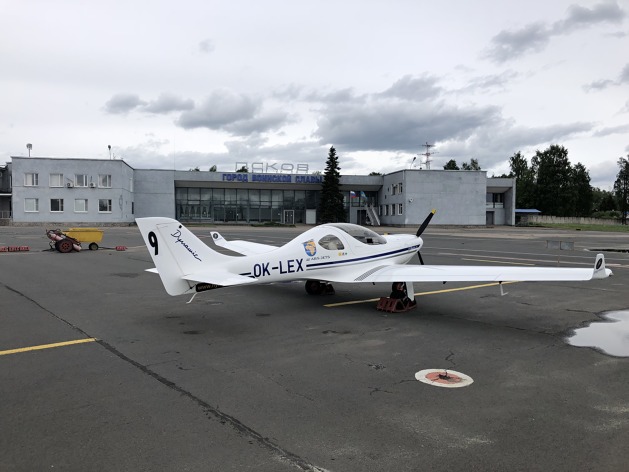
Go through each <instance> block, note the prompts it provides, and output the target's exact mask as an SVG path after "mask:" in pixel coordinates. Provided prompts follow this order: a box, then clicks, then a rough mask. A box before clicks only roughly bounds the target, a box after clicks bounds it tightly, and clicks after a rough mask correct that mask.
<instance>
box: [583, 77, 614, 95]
mask: <svg viewBox="0 0 629 472" xmlns="http://www.w3.org/2000/svg"><path fill="white" fill-rule="evenodd" d="M615 83H616V82H614V81H613V80H609V79H600V80H595V81H594V82H590V83H589V84H585V85H584V86H583V90H585V91H586V92H591V91H596V90H605V89H606V88H608V87H611V86H612V85H614V84H615Z"/></svg>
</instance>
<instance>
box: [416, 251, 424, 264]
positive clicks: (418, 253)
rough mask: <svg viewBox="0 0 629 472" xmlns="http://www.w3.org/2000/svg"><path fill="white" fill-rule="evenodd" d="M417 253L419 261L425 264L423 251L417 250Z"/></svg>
mask: <svg viewBox="0 0 629 472" xmlns="http://www.w3.org/2000/svg"><path fill="white" fill-rule="evenodd" d="M417 255H418V256H419V262H421V264H422V265H424V259H422V253H421V252H419V251H417Z"/></svg>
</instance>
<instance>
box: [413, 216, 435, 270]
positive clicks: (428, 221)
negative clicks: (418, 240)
mask: <svg viewBox="0 0 629 472" xmlns="http://www.w3.org/2000/svg"><path fill="white" fill-rule="evenodd" d="M435 213H437V210H434V209H433V210H432V211H431V212H430V213H429V214H428V216H427V217H426V219H425V220H424V222H423V223H422V224H421V226H420V227H419V229H418V230H417V234H416V236H417V237H419V236H421V234H422V233H423V232H424V231H425V230H426V227H428V224H429V223H430V220H432V217H433V216H435ZM417 255H418V256H419V262H421V265H424V259H422V255H421V253H420V252H419V249H418V250H417Z"/></svg>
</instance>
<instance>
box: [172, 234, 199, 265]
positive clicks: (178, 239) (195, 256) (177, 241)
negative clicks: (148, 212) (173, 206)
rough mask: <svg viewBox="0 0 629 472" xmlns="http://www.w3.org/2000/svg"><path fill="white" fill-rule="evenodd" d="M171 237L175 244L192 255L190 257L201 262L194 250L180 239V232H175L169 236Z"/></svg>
mask: <svg viewBox="0 0 629 472" xmlns="http://www.w3.org/2000/svg"><path fill="white" fill-rule="evenodd" d="M171 236H172V237H173V238H175V239H176V241H175V242H176V243H179V244H181V245H182V246H183V247H185V248H186V250H187V251H188V252H189V253H190V254H192V257H194V258H195V259H196V260H198V261H201V258H200V257H199V255H198V254H197V252H196V251H195V250H194V249H192V248H191V247H190V246H188V244H187V243H186V242H185V241H184V240H183V239H181V230H176V231H175V232H174V233H173V234H171Z"/></svg>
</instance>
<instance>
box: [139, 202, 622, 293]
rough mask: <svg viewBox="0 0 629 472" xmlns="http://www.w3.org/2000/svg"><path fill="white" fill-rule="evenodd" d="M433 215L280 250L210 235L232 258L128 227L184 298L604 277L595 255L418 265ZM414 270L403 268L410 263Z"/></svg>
mask: <svg viewBox="0 0 629 472" xmlns="http://www.w3.org/2000/svg"><path fill="white" fill-rule="evenodd" d="M434 214H435V210H433V211H432V212H431V213H430V214H429V215H428V217H427V218H426V219H425V220H424V222H423V223H422V224H421V226H420V227H419V229H418V230H417V233H416V234H415V235H413V234H394V235H391V234H389V235H380V234H378V233H376V232H375V231H372V230H371V229H368V228H365V227H363V226H359V225H355V224H351V223H326V224H322V225H319V226H315V227H313V228H311V229H308V230H307V231H305V232H304V233H302V234H300V235H299V236H297V237H296V238H294V239H293V240H291V241H289V242H288V243H286V244H284V245H283V246H281V247H277V246H271V245H267V244H260V243H255V242H250V241H241V240H235V241H227V240H226V239H225V238H223V237H222V236H221V235H220V233H218V232H217V231H212V232H211V233H210V234H211V237H212V240H213V241H214V244H215V245H216V246H218V247H221V248H224V249H227V250H229V251H232V252H235V253H237V254H239V256H231V255H227V254H224V253H221V252H218V251H216V250H214V249H212V248H211V247H209V246H208V245H206V244H205V243H204V242H203V241H201V240H200V239H199V238H198V237H197V236H195V235H194V234H193V233H192V232H191V231H190V230H188V229H187V228H186V227H185V226H184V225H182V224H181V223H180V222H178V221H177V220H174V219H171V218H164V217H149V218H137V219H136V223H137V225H138V228H139V229H140V232H141V233H142V237H143V238H144V242H145V244H146V246H147V249H148V250H149V253H150V255H151V258H152V259H153V262H154V263H155V268H154V269H147V270H148V271H149V272H154V273H158V274H159V276H160V278H161V281H162V283H163V285H164V288H165V289H166V292H167V293H168V294H169V295H173V296H176V295H185V294H188V295H190V294H191V295H192V298H191V299H190V300H189V301H188V303H190V302H192V300H193V299H194V297H195V296H196V294H197V293H199V292H204V291H207V290H213V289H219V288H223V287H231V286H239V285H253V284H269V283H277V282H291V281H296V280H302V281H305V288H306V292H307V293H308V294H310V295H319V294H324V293H334V288H333V286H332V283H335V282H339V283H376V282H388V283H394V284H395V283H399V282H402V283H404V284H405V289H406V290H405V292H406V293H407V294H408V298H409V299H410V301H411V302H412V303H414V291H413V283H414V282H442V283H446V282H498V283H500V288H501V293H503V295H504V292H503V291H502V282H507V281H509V282H512V281H523V282H527V281H586V280H592V279H603V278H606V277H609V276H610V275H612V271H611V270H610V269H607V268H606V267H605V258H604V256H603V254H598V255H597V256H596V259H595V263H594V268H593V269H583V268H563V267H561V268H560V267H511V266H474V265H463V266H461V265H426V264H424V261H423V258H422V255H421V253H420V250H421V248H422V246H423V244H424V242H423V240H422V238H421V235H422V233H423V232H424V230H425V229H426V227H427V226H428V224H429V223H430V220H431V219H432V217H433V216H434ZM415 254H417V255H418V256H419V262H420V264H407V262H409V261H410V260H411V259H412V258H413V257H414V256H415Z"/></svg>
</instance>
